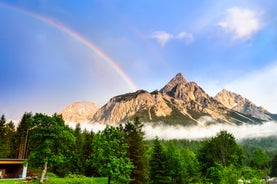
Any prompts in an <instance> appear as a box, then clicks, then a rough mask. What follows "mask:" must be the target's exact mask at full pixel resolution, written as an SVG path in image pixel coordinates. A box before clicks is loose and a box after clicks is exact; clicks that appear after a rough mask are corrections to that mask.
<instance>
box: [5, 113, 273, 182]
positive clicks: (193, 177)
mask: <svg viewBox="0 0 277 184" xmlns="http://www.w3.org/2000/svg"><path fill="white" fill-rule="evenodd" d="M142 128H143V123H142V122H140V121H139V119H138V118H135V119H134V120H133V121H128V122H125V123H122V124H120V125H119V126H117V127H112V126H107V127H106V128H105V129H104V130H103V131H100V132H97V133H95V132H92V131H88V130H81V127H80V125H77V126H76V128H75V129H72V128H70V127H68V126H67V125H65V123H64V121H63V119H62V117H61V116H60V115H57V114H54V115H52V116H49V115H45V114H41V113H36V114H35V115H33V114H31V113H25V114H24V115H23V117H22V119H21V120H20V122H19V124H18V126H17V127H15V125H14V123H13V122H11V121H10V122H7V121H6V119H5V116H4V115H2V116H1V120H0V158H20V159H26V161H27V162H28V169H29V172H28V175H32V174H33V173H32V172H34V171H40V178H44V177H45V174H46V173H47V172H52V173H55V174H56V175H58V176H59V177H65V176H68V175H71V174H76V175H81V176H87V177H107V178H108V183H133V184H143V183H151V184H162V183H168V184H179V183H226V184H232V183H238V181H240V182H241V183H246V182H248V183H259V182H260V181H262V179H266V178H268V176H271V177H276V176H277V144H276V142H277V137H268V138H259V139H258V138H257V139H245V140H240V141H239V142H238V140H236V138H235V137H234V136H233V135H232V134H231V133H229V132H227V131H224V130H222V131H220V132H218V134H217V135H216V136H215V137H210V138H206V139H203V140H197V141H196V140H160V139H159V138H158V137H156V139H154V140H145V139H144V132H143V131H142ZM42 181H43V180H42Z"/></svg>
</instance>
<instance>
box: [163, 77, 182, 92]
mask: <svg viewBox="0 0 277 184" xmlns="http://www.w3.org/2000/svg"><path fill="white" fill-rule="evenodd" d="M186 83H187V81H186V79H185V78H184V76H183V75H182V74H181V73H178V74H177V75H176V76H175V77H174V78H173V79H171V80H170V81H169V82H168V83H167V84H166V85H165V86H164V87H163V88H162V89H161V90H160V92H161V93H168V92H170V91H172V89H173V88H174V87H176V86H177V85H185V84H186Z"/></svg>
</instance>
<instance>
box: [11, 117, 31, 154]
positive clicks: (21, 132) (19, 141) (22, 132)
mask: <svg viewBox="0 0 277 184" xmlns="http://www.w3.org/2000/svg"><path fill="white" fill-rule="evenodd" d="M32 117H33V115H32V113H24V114H23V116H22V118H21V120H20V122H19V125H18V127H17V131H16V134H15V138H14V147H13V153H12V155H13V157H14V158H16V157H17V158H21V159H22V158H27V157H28V153H29V152H28V150H29V149H28V148H29V137H30V134H29V133H30V132H29V128H30V127H31V122H32Z"/></svg>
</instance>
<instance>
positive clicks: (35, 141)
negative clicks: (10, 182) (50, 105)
mask: <svg viewBox="0 0 277 184" xmlns="http://www.w3.org/2000/svg"><path fill="white" fill-rule="evenodd" d="M29 130H30V155H29V158H28V160H29V163H30V164H31V165H33V166H38V167H39V166H42V165H43V171H42V174H41V178H40V182H41V183H43V181H44V177H45V174H46V172H47V169H48V167H50V168H51V167H53V165H54V164H61V163H63V162H65V161H66V160H67V158H66V157H65V153H66V152H70V151H71V147H70V146H72V145H74V144H73V143H74V141H75V138H74V136H73V135H72V133H71V132H70V131H68V129H67V128H66V126H65V125H64V121H63V119H62V117H61V116H59V115H56V114H54V115H53V116H52V117H51V116H48V115H45V114H40V113H37V114H36V115H35V116H33V121H32V124H31V127H30V129H29ZM65 143H66V144H65Z"/></svg>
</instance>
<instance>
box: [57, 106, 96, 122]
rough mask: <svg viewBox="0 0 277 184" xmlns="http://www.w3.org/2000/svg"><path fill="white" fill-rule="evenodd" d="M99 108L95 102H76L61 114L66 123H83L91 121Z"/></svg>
mask: <svg viewBox="0 0 277 184" xmlns="http://www.w3.org/2000/svg"><path fill="white" fill-rule="evenodd" d="M99 108H100V107H99V106H98V105H97V104H95V103H93V102H75V103H73V104H71V105H69V106H67V107H66V108H65V109H63V110H62V111H61V112H60V113H59V114H61V115H62V117H63V119H64V121H65V122H66V123H71V122H74V123H82V122H86V121H90V120H91V119H92V117H93V115H94V114H95V112H96V111H97V110H98V109H99Z"/></svg>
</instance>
